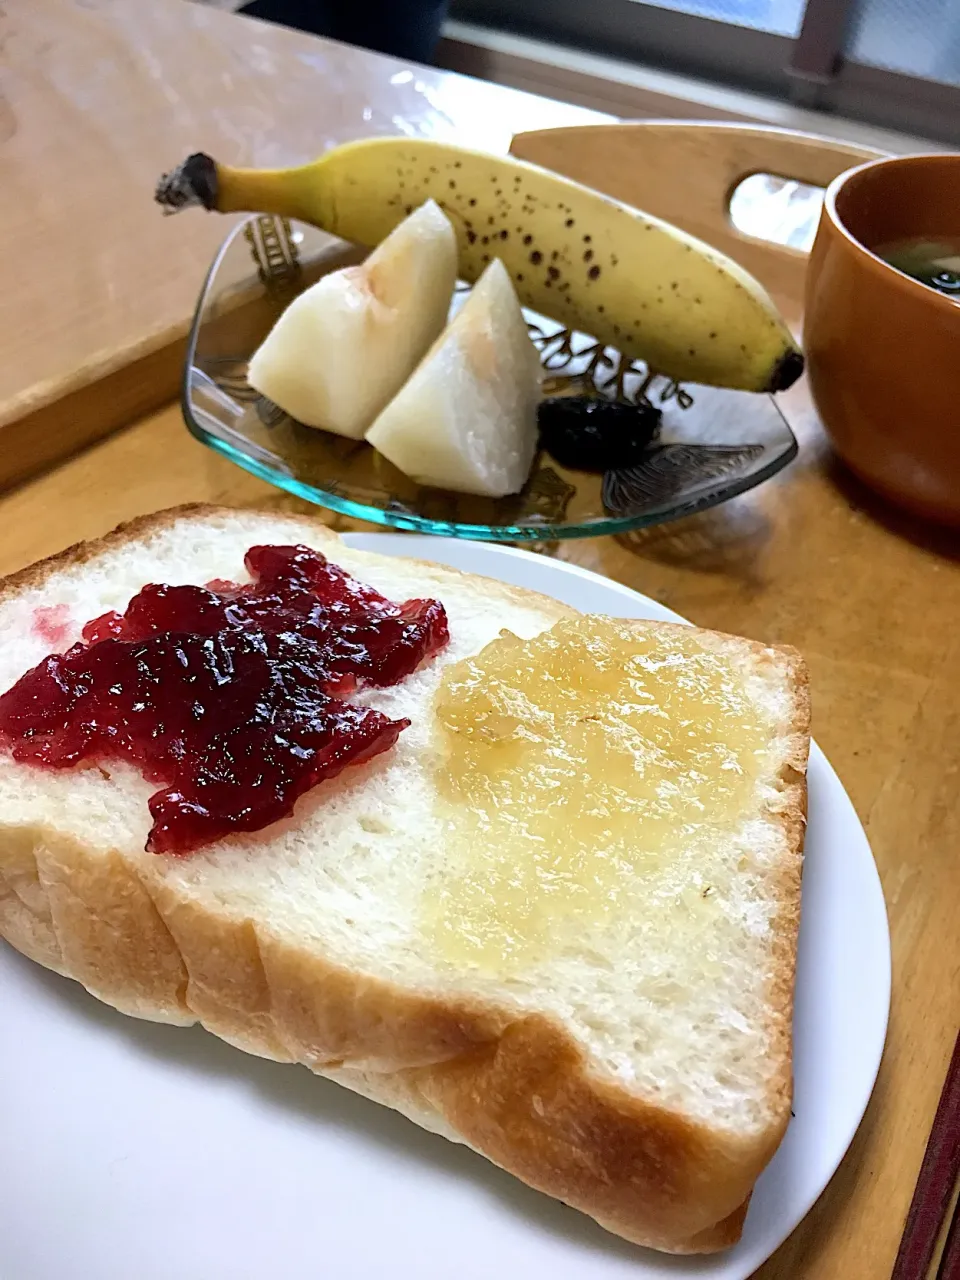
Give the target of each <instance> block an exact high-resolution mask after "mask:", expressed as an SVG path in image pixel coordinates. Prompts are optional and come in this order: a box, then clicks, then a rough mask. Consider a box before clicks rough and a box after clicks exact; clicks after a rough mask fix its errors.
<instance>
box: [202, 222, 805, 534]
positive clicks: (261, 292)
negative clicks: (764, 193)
mask: <svg viewBox="0 0 960 1280" xmlns="http://www.w3.org/2000/svg"><path fill="white" fill-rule="evenodd" d="M362 256H363V254H362V251H361V250H359V249H357V248H356V247H355V246H352V245H347V244H345V243H344V242H343V241H340V240H336V239H334V238H333V237H331V236H328V235H326V234H325V233H324V232H322V231H319V230H317V228H316V227H311V226H308V225H306V224H303V223H296V222H293V223H291V222H288V221H286V220H285V219H282V218H275V217H272V216H257V217H252V218H248V219H247V220H246V221H245V222H243V223H241V224H240V225H239V226H238V227H237V228H235V230H234V231H233V232H232V234H231V235H230V236H229V237H228V239H227V240H226V242H225V243H224V245H223V246H222V248H221V250H220V252H219V254H218V255H217V257H216V260H215V261H214V263H213V265H212V267H211V268H210V271H209V274H208V276H207V279H206V282H205V284H204V287H203V292H202V293H201V295H200V299H199V302H198V304H197V310H196V315H195V316H194V321H193V327H192V329H191V332H190V340H189V345H188V351H187V361H186V369H185V376H184V382H183V397H182V403H183V413H184V417H185V419H186V422H187V426H188V427H189V429H190V431H191V432H192V433H193V434H194V435H195V436H196V437H197V438H198V439H199V440H201V441H203V443H204V444H207V445H209V446H210V447H211V448H213V449H215V450H217V451H218V452H219V453H222V454H224V455H226V456H227V457H228V458H230V459H231V460H232V461H234V462H236V463H238V464H239V465H240V466H242V467H245V468H246V469H247V470H248V471H252V472H253V473H254V474H255V475H258V476H260V477H262V478H263V479H265V480H269V481H270V482H272V483H273V484H275V485H277V486H279V487H280V488H282V489H285V490H287V491H289V492H291V493H294V494H297V495H298V496H299V497H302V498H306V499H307V500H309V501H310V502H314V503H316V504H317V505H318V506H321V507H326V508H329V509H331V510H333V511H338V512H341V513H343V514H345V515H348V516H351V517H354V518H357V519H361V520H367V521H371V522H372V523H374V524H381V525H390V526H393V527H395V528H399V529H412V530H417V531H419V532H426V533H438V534H446V535H447V536H452V537H464V538H479V539H482V540H486V541H495V542H530V543H533V544H535V545H536V544H538V543H549V542H555V541H556V540H557V539H560V538H584V537H594V536H596V535H598V534H606V533H624V532H626V531H627V530H630V529H636V528H641V527H643V526H645V525H651V524H659V523H662V522H663V521H666V520H675V519H677V518H678V517H680V516H685V515H690V514H692V513H693V512H695V511H702V510H704V509H705V508H706V507H711V506H715V505H716V504H717V503H719V502H724V501H725V500H726V499H728V498H732V497H734V496H735V495H736V494H739V493H743V492H744V491H745V490H747V489H750V488H753V486H754V485H757V484H760V483H761V481H763V480H766V479H768V478H769V477H770V476H772V475H774V474H775V473H776V472H777V471H779V470H780V469H781V467H784V466H786V465H787V463H788V462H790V461H791V460H792V459H793V458H794V457H795V456H796V452H797V442H796V440H795V438H794V436H793V433H792V431H791V430H790V428H789V426H788V425H787V423H786V421H785V420H784V418H783V416H782V414H781V413H780V410H779V409H778V408H777V406H776V404H775V403H774V402H773V400H772V398H771V397H769V396H761V395H754V394H751V393H749V392H740V391H726V390H718V389H716V388H714V387H695V388H693V389H692V390H688V389H687V388H685V387H678V386H677V385H676V384H675V383H672V382H670V381H669V380H668V379H666V378H664V377H661V376H659V375H657V374H655V373H653V372H651V371H650V370H648V369H647V368H646V367H645V366H644V365H642V364H640V363H637V362H634V361H629V360H627V359H626V358H625V357H623V356H621V355H620V354H619V352H617V351H615V350H613V349H612V348H610V347H602V346H600V345H599V344H597V343H596V342H594V341H593V340H592V339H591V338H589V337H587V336H586V335H584V334H580V333H573V332H571V331H570V330H568V329H563V328H561V327H560V326H559V325H558V324H556V323H554V322H553V321H551V320H547V319H545V318H544V317H543V316H539V315H536V314H534V313H533V312H526V313H525V314H526V316H527V322H528V325H529V328H530V336H531V338H532V339H533V341H534V343H535V344H536V346H537V347H538V348H539V350H540V353H541V358H542V361H543V365H544V370H545V379H544V395H545V396H556V395H568V394H580V395H583V394H600V395H605V396H610V397H614V398H617V399H620V400H623V401H626V402H628V403H634V404H635V403H637V402H638V401H639V400H641V399H645V400H648V401H649V402H650V403H652V404H654V405H656V406H657V407H658V408H659V409H660V410H661V413H662V419H661V424H660V429H659V432H658V435H657V437H656V439H655V440H654V442H653V443H651V445H650V448H649V451H648V453H647V456H646V457H645V458H644V460H643V462H642V464H641V465H640V466H634V467H631V468H629V469H627V470H622V471H612V472H607V474H606V475H603V476H599V475H592V474H588V473H585V472H580V471H573V470H569V469H567V468H565V467H562V466H560V465H559V464H558V463H556V462H554V461H553V459H551V458H550V457H549V456H548V455H547V454H545V453H540V454H539V455H538V456H537V458H536V459H535V461H534V465H533V468H532V471H531V474H530V478H529V480H528V481H527V484H526V485H525V486H524V488H523V490H522V491H521V492H520V493H518V494H513V495H511V496H509V497H506V498H497V499H492V498H478V497H472V496H470V495H467V494H457V493H448V492H446V491H444V490H439V489H431V488H426V487H424V486H422V485H419V484H417V483H416V482H415V481H412V480H410V479H409V478H408V477H407V476H405V475H403V474H402V473H401V472H400V471H398V470H397V469H396V468H395V467H393V466H391V464H390V463H389V462H387V460H386V459H385V458H383V457H382V456H381V455H380V454H378V453H377V452H376V451H375V450H374V449H372V448H370V446H369V445H367V444H365V443H363V442H362V441H356V440H345V439H343V438H341V437H340V436H334V435H330V434H328V433H327V432H324V431H316V430H314V429H312V428H310V427H305V426H302V425H301V424H300V423H298V422H295V421H294V420H293V419H291V418H290V417H289V416H288V415H287V414H285V413H284V412H283V411H282V410H281V409H279V408H278V407H277V406H276V405H274V404H272V403H270V402H269V401H267V400H264V398H263V397H262V396H259V395H258V394H257V393H256V392H255V391H254V390H253V389H252V388H251V387H250V386H249V384H248V383H247V380H246V370H247V362H248V360H249V358H250V356H251V355H252V354H253V352H254V351H255V350H256V348H257V346H258V345H259V344H260V342H261V341H262V340H263V339H264V337H266V335H267V333H268V332H269V330H270V328H271V326H272V325H273V323H274V321H275V320H276V319H277V317H278V316H279V315H280V313H281V312H282V311H283V309H284V308H285V307H286V306H287V305H288V304H289V303H290V302H291V301H292V299H293V298H295V297H296V296H297V294H299V293H302V292H303V290H304V289H306V288H307V287H308V286H309V285H311V284H313V283H314V282H315V281H316V280H318V279H320V277H321V276H322V275H325V274H326V273H328V272H330V271H334V270H336V269H338V268H339V267H342V266H346V265H348V264H349V263H353V262H357V261H359V260H360V259H361V258H362ZM251 259H252V262H251ZM466 292H467V286H465V285H464V286H461V287H460V288H458V291H457V299H455V305H456V303H457V301H458V300H461V299H462V297H463V296H464V295H465V293H466Z"/></svg>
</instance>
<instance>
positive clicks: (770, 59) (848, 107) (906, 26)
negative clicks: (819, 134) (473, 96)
mask: <svg viewBox="0 0 960 1280" xmlns="http://www.w3.org/2000/svg"><path fill="white" fill-rule="evenodd" d="M453 14H454V16H455V17H459V18H462V19H464V20H466V21H469V22H475V23H480V24H483V25H485V26H488V27H494V28H498V29H500V30H504V31H512V32H514V33H516V34H520V35H532V36H538V37H540V38H541V39H545V40H549V41H552V42H554V43H558V44H562V45H567V46H570V47H573V48H576V49H582V50H586V51H589V52H591V53H600V54H607V55H610V56H614V57H617V58H626V59H629V60H631V61H634V62H636V63H640V64H647V65H649V66H653V67H656V68H658V69H661V70H671V71H676V72H680V73H683V74H687V75H694V76H699V77H702V78H706V79H710V80H713V81H716V82H720V83H725V84H728V85H731V86H735V87H738V88H742V89H748V90H752V91H754V92H760V93H766V94H770V95H773V96H776V97H779V98H784V97H788V98H791V99H793V100H795V101H798V102H800V103H802V104H803V105H805V106H812V107H816V108H819V109H821V110H825V111H831V112H836V113H838V114H840V115H844V116H847V117H850V118H852V119H858V120H863V121H865V122H868V123H872V124H878V125H883V126H886V127H888V128H893V129H900V130H904V131H906V132H912V133H919V134H925V135H926V136H928V137H930V138H935V139H940V140H942V141H944V142H946V143H948V144H951V145H954V146H960V0H591V2H590V3H585V0H453Z"/></svg>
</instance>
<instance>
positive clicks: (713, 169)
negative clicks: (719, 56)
mask: <svg viewBox="0 0 960 1280" xmlns="http://www.w3.org/2000/svg"><path fill="white" fill-rule="evenodd" d="M510 151H511V153H512V154H513V155H515V156H517V157H518V159H521V160H529V161H530V162H531V163H533V164H539V165H542V166H543V167H544V168H547V169H553V170H554V171H555V172H557V173H562V174H564V175H565V176H566V177H569V178H574V179H576V180H577V181H578V182H583V183H585V184H586V185H587V186H590V187H594V188H596V189H597V190H599V191H603V192H605V193H606V194H607V195H611V196H614V197H615V198H616V199H618V200H623V201H624V202H625V203H627V204H631V205H634V206H636V207H637V208H640V209H645V210H647V211H648V212H649V213H653V214H656V215H657V216H658V217H660V218H665V219H667V221H669V222H672V223H674V224H675V225H677V226H679V227H682V228H683V229H684V230H685V231H689V232H690V233H691V234H692V235H696V236H699V237H700V238H701V239H703V240H706V241H707V242H708V243H710V244H712V245H715V246H716V248H718V249H721V250H723V252H724V253H728V254H729V255H730V256H731V257H732V258H735V259H736V260H737V261H738V262H740V263H742V264H743V266H744V267H746V268H747V270H748V271H751V272H752V273H753V274H754V275H755V276H757V278H758V279H760V280H761V281H763V283H764V284H765V285H766V286H767V288H768V289H769V290H770V291H771V292H772V293H773V294H774V295H776V296H777V297H778V300H780V301H781V302H782V303H785V304H788V309H789V311H790V312H793V313H796V311H797V308H798V307H799V306H800V304H801V302H802V298H803V277H804V271H805V268H806V254H805V253H803V252H802V251H800V250H797V249H791V248H787V247H786V246H784V245H780V244H774V243H772V242H770V241H768V240H759V239H755V238H754V237H752V236H748V235H744V233H743V232H741V231H739V230H738V229H737V228H736V227H735V226H734V225H733V223H732V222H731V220H730V197H731V195H732V194H733V192H734V191H735V189H736V188H737V187H738V186H739V184H740V183H741V182H742V181H743V180H744V178H747V177H750V175H751V174H755V173H771V174H775V175H776V176H778V177H782V178H793V179H796V180H797V181H799V182H805V183H809V184H810V185H812V186H816V187H825V186H826V185H827V184H828V183H830V182H831V181H832V180H833V179H834V178H835V177H836V176H837V175H838V174H840V173H843V171H844V170H845V169H849V168H852V167H853V166H854V165H857V164H861V163H863V161H865V160H875V159H878V158H880V157H881V156H883V154H884V153H883V152H881V151H873V150H870V149H868V148H865V147H858V146H853V145H852V144H849V143H844V142H837V141H834V140H833V139H831V138H820V137H815V136H814V135H812V134H805V133H794V132H791V131H789V130H786V129H776V128H772V127H767V126H763V125H751V124H737V123H730V124H726V123H716V122H712V121H711V122H709V123H703V124H700V123H690V122H688V121H672V120H650V121H638V122H636V123H630V124H610V125H603V124H601V125H581V126H577V127H574V128H568V129H543V130H539V131H537V132H534V133H519V134H517V135H516V136H515V137H514V139H513V142H512V144H511V146H510Z"/></svg>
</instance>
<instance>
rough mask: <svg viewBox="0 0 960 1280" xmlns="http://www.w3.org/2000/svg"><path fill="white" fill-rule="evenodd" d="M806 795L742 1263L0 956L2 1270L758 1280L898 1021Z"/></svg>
mask: <svg viewBox="0 0 960 1280" xmlns="http://www.w3.org/2000/svg"><path fill="white" fill-rule="evenodd" d="M346 541H347V542H348V543H349V544H350V545H351V546H356V547H358V548H362V549H363V550H368V551H378V552H381V553H383V554H387V555H390V554H394V555H405V556H415V557H419V558H421V559H424V560H435V561H439V562H440V563H443V564H449V565H452V566H453V567H455V568H460V569H464V570H466V571H468V572H471V573H478V574H484V575H486V576H488V577H491V578H496V579H499V580H500V581H503V582H507V583H511V584H513V585H516V586H521V587H528V588H531V589H533V590H535V591H540V592H544V593H547V594H549V595H552V596H554V597H555V598H556V599H558V600H561V601H563V602H564V603H566V604H569V605H571V606H573V607H574V608H577V609H581V610H583V611H585V612H591V613H607V614H612V615H614V616H620V617H626V618H654V619H663V620H667V621H682V619H679V618H678V617H677V615H676V614H674V613H672V612H671V611H670V610H668V609H665V608H664V607H663V606H662V605H659V604H657V603H656V602H655V601H653V600H650V599H647V598H646V597H645V596H641V595H638V594H637V593H635V592H633V591H630V590H629V589H628V588H627V587H623V586H621V585H619V584H618V583H615V582H610V581H608V580H607V579H605V578H601V577H600V576H598V575H597V574H593V573H589V572H587V571H586V570H583V569H579V568H577V567H575V566H573V565H569V564H564V563H563V562H561V561H558V560H555V559H552V558H549V557H544V556H533V555H531V554H530V553H529V552H525V551H517V550H514V549H513V548H508V547H492V546H480V545H478V544H477V543H474V542H468V541H465V540H462V541H452V540H448V539H440V538H416V537H413V538H411V537H409V536H405V537H401V536H398V535H390V534H370V533H367V534H349V535H347V537H346ZM809 783H810V804H809V823H808V827H807V837H806V861H805V866H804V874H803V911H802V920H801V926H800V944H799V954H798V968H797V995H796V1006H795V1014H794V1033H795V1034H794V1045H795V1048H794V1076H795V1091H794V1112H795V1115H794V1118H793V1120H792V1121H791V1123H790V1126H789V1128H788V1130H787V1134H786V1137H785V1139H784V1141H783V1144H782V1145H781V1147H780V1149H779V1151H778V1152H777V1154H776V1156H775V1157H774V1159H773V1161H772V1163H771V1164H770V1166H769V1167H768V1168H767V1170H766V1171H765V1172H764V1174H763V1175H762V1177H761V1178H760V1180H759V1182H758V1184H757V1188H756V1191H755V1193H754V1196H753V1199H752V1201H751V1204H750V1210H749V1213H748V1214H747V1220H746V1225H745V1227H744V1233H743V1237H742V1239H741V1240H740V1242H739V1243H738V1244H737V1245H736V1246H735V1247H734V1248H733V1249H730V1250H728V1251H726V1252H725V1253H721V1254H716V1255H713V1256H712V1257H704V1258H696V1257H694V1258H671V1257H666V1256H664V1255H660V1254H655V1253H652V1252H650V1251H649V1250H645V1249H639V1248H635V1247H633V1246H631V1245H629V1244H627V1243H626V1242H625V1241H623V1240H620V1239H618V1238H616V1237H614V1236H611V1235H608V1234H607V1233H606V1232H605V1231H603V1230H601V1228H600V1227H598V1226H597V1225H596V1224H595V1223H593V1222H592V1221H591V1220H590V1219H589V1218H587V1217H585V1216H584V1215H582V1214H580V1213H577V1212H575V1211H574V1210H572V1209H568V1208H565V1207H564V1206H563V1205H562V1204H560V1203H559V1202H558V1201H555V1200H549V1199H548V1198H547V1197H546V1196H542V1195H539V1194H537V1193H536V1192H534V1191H531V1190H530V1189H529V1188H528V1187H525V1186H523V1185H522V1184H521V1183H520V1182H518V1181H517V1180H516V1179H514V1178H511V1177H510V1176H509V1175H508V1174H506V1173H504V1172H502V1171H501V1170H500V1169H497V1168H495V1167H494V1166H493V1165H492V1164H489V1163H488V1162H487V1161H486V1160H484V1159H482V1157H480V1156H478V1155H476V1154H474V1153H473V1152H471V1151H469V1150H468V1149H467V1148H466V1147H462V1146H457V1145H454V1144H453V1143H449V1142H447V1141H446V1140H445V1139H444V1138H441V1137H438V1136H437V1135H435V1134H431V1133H427V1132H425V1131H424V1130H422V1129H419V1128H417V1127H416V1126H414V1125H412V1124H411V1123H410V1122H409V1121H407V1120H405V1119H403V1118H402V1117H401V1116H399V1115H398V1114H397V1113H396V1112H393V1111H389V1110H387V1109H385V1108H384V1107H380V1106H377V1105H376V1104H375V1103H372V1102H368V1101H367V1100H366V1099H364V1098H360V1097H357V1096H355V1095H353V1094H351V1093H348V1092H347V1091H346V1090H345V1089H342V1088H341V1087H340V1086H339V1085H336V1084H333V1083H332V1082H331V1081H328V1080H322V1079H318V1078H317V1077H315V1076H311V1075H310V1073H309V1072H308V1071H306V1070H305V1069H303V1068H301V1067H295V1066H291V1065H289V1064H286V1065H285V1064H281V1063H276V1062H267V1061H264V1060H263V1059H260V1058H255V1057H251V1056H249V1055H247V1054H244V1053H241V1052H240V1051H239V1050H237V1049H233V1048H231V1047H230V1046H229V1045H227V1044H225V1043H223V1042H222V1041H220V1040H217V1039H215V1038H214V1037H213V1036H212V1035H209V1034H208V1033H207V1032H205V1031H203V1030H201V1029H200V1028H199V1027H193V1028H189V1029H184V1028H181V1027H170V1026H157V1025H155V1024H152V1023H148V1022H139V1021H137V1020H136V1019H134V1018H127V1017H124V1016H123V1015H122V1014H119V1013H116V1012H115V1011H114V1010H113V1009H110V1008H108V1007H107V1006H105V1005H102V1004H100V1003H99V1002H98V1001H97V1000H95V999H94V998H93V997H92V996H90V995H88V994H87V993H86V992H85V991H84V990H83V989H82V987H80V986H79V984H78V983H75V982H69V981H67V980H66V979H65V978H61V977H59V976H57V975H56V974H54V973H50V972H48V971H47V970H45V969H41V968H40V967H39V966H38V965H35V964H32V963H31V962H30V961H29V960H26V959H25V958H24V957H23V956H21V955H19V954H18V953H17V952H15V951H13V950H12V948H9V947H7V946H5V945H3V944H0V1026H2V1027H3V1032H4V1043H5V1044H6V1045H7V1046H8V1049H7V1051H6V1052H5V1053H3V1054H0V1133H2V1134H3V1142H2V1143H0V1186H2V1187H3V1196H4V1220H3V1221H4V1227H3V1231H2V1232H0V1276H3V1277H11V1278H13V1277H22V1278H23V1280H27V1278H28V1277H29V1280H81V1278H83V1280H86V1278H87V1277H91V1278H92V1277H96V1280H131V1278H132V1277H135V1278H136V1280H170V1277H172V1276H176V1277H177V1280H220V1278H221V1277H228V1276H229V1277H230V1278H231V1280H254V1277H257V1278H262V1277H287V1276H309V1277H311V1278H316V1280H325V1278H326V1277H327V1276H336V1277H344V1278H346V1280H450V1277H451V1276H453V1275H456V1277H457V1280H489V1277H491V1276H504V1277H507V1278H508V1280H513V1278H514V1277H527V1276H529V1277H540V1276H549V1277H550V1280H668V1278H672V1280H688V1278H690V1277H698V1278H699V1280H746V1277H747V1276H749V1275H751V1274H752V1273H753V1272H754V1271H755V1270H756V1268H757V1267H758V1266H760V1264H761V1263H762V1262H763V1261H764V1260H765V1259H766V1258H768V1257H769V1256H770V1254H772V1253H773V1251H774V1250H775V1249H776V1248H777V1246H778V1245H779V1244H780V1243H781V1242H782V1241H783V1240H784V1239H785V1238H786V1237H787V1236H788V1235H789V1234H790V1232H791V1231H792V1230H793V1229H794V1227H795V1226H796V1225H797V1224H798V1222H799V1221H800V1220H801V1218H802V1217H803V1216H804V1214H806V1213H807V1211H808V1210H809V1209H810V1207H811V1205H812V1204H813V1202H814V1201H815V1200H816V1198H817V1196H819V1194H820V1192H821V1191H822V1190H823V1188H824V1187H825V1186H826V1184H827V1182H828V1180H829V1179H830V1177H831V1175H832V1174H833V1172H834V1170H835V1169H836V1167H837V1165H838V1164H839V1163H840V1160H841V1159H842V1157H843V1154H844V1152H845V1151H846V1149H847V1147H848V1146H849V1144H850V1141H851V1139H852V1137H853V1134H854V1132H855V1131H856V1128H857V1126H858V1125H859V1123H860V1119H861V1117H862V1115H863V1112H864V1108H865V1107H866V1104H867V1100H868V1098H869V1096H870V1092H871V1090H872V1088H873V1082H874V1079H875V1077H876V1073H877V1067H878V1065H879V1062H880V1054H881V1051H882V1049H883V1043H884V1037H885V1034H886V1025H887V1013H888V1010H889V1003H890V939H889V933H888V930H887V919H886V911H885V908H884V901H883V894H882V892H881V888H880V880H879V877H878V875H877V870H876V867H875V865H874V862H873V857H872V855H871V853H870V846H869V845H868V843H867V839H866V836H865V835H864V832H863V828H862V827H861V825H860V823H859V821H858V819H857V816H856V813H855V812H854V809H853V806H852V805H851V803H850V801H849V799H848V798H847V795H846V793H845V791H844V789H843V786H842V785H841V783H840V781H839V779H838V778H837V775H836V774H835V773H834V771H833V769H832V768H831V767H830V765H829V764H828V762H827V760H826V758H825V756H824V755H823V753H822V752H821V751H820V750H819V749H818V748H816V747H814V749H813V752H812V754H811V758H810V770H809ZM51 1213H53V1215H54V1216H55V1221H53V1219H52V1217H51Z"/></svg>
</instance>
